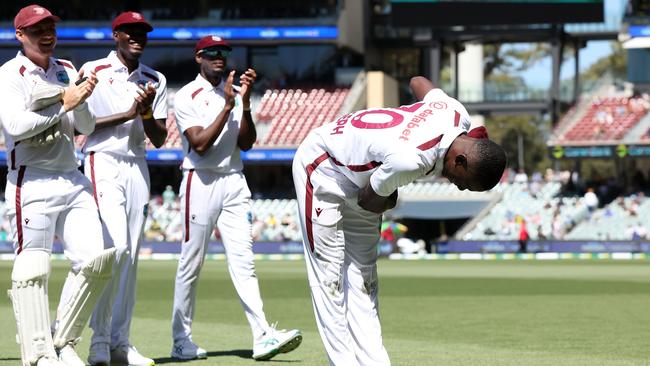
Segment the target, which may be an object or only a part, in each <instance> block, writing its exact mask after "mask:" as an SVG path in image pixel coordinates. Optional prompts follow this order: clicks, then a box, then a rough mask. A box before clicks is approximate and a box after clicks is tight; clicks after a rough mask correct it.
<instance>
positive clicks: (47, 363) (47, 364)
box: [36, 356, 66, 366]
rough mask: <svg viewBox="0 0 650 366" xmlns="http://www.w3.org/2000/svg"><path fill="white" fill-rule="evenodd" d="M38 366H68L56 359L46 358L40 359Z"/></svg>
mask: <svg viewBox="0 0 650 366" xmlns="http://www.w3.org/2000/svg"><path fill="white" fill-rule="evenodd" d="M36 366H66V365H65V364H64V363H63V362H61V361H59V360H58V359H56V358H54V357H49V356H44V357H41V358H39V359H38V361H37V362H36Z"/></svg>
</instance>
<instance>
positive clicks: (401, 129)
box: [313, 89, 487, 196]
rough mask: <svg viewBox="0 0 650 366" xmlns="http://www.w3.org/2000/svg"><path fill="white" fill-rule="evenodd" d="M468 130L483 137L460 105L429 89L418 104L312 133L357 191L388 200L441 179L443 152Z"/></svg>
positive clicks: (372, 112)
mask: <svg viewBox="0 0 650 366" xmlns="http://www.w3.org/2000/svg"><path fill="white" fill-rule="evenodd" d="M470 129H471V130H472V131H473V133H472V134H471V135H473V136H475V137H487V133H486V131H485V128H483V127H480V126H479V125H472V123H471V121H470V118H469V114H468V113H467V110H466V109H465V107H463V105H462V104H461V103H460V102H458V101H457V100H455V99H453V98H451V97H449V96H448V95H447V94H445V92H443V91H442V90H441V89H433V90H431V91H429V93H427V95H426V96H425V97H424V100H423V101H421V102H417V103H414V104H412V105H407V106H401V107H399V108H382V109H367V110H361V111H358V112H354V113H350V114H347V115H344V116H342V117H340V118H339V119H338V120H336V121H334V122H331V123H328V124H325V125H323V126H321V127H319V128H317V129H316V130H314V132H313V133H315V134H317V135H318V136H320V137H321V138H320V139H319V140H318V141H319V144H322V146H321V147H322V148H323V149H324V150H325V151H326V152H327V153H328V154H329V158H330V159H332V161H333V163H334V165H335V166H336V167H337V168H338V169H339V171H340V172H341V173H342V174H343V175H345V176H346V177H347V178H348V179H350V180H351V181H352V182H354V183H355V184H356V185H357V186H358V187H359V188H363V187H365V186H366V185H367V184H368V182H370V184H371V186H372V188H373V190H374V191H375V192H376V193H377V194H378V195H380V196H389V195H390V194H391V193H392V192H393V191H395V189H397V187H400V186H403V185H406V184H408V183H410V182H412V181H414V180H415V179H417V178H421V177H423V176H425V175H430V174H435V175H440V174H441V173H442V166H443V164H442V158H443V157H444V156H445V153H446V152H447V149H448V148H449V146H450V145H451V143H452V142H453V141H454V139H456V137H458V135H460V134H461V133H465V132H468V131H470Z"/></svg>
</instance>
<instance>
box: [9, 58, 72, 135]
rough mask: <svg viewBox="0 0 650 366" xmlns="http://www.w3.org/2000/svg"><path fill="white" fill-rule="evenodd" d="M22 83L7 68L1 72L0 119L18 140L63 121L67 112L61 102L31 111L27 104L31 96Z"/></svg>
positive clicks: (10, 133)
mask: <svg viewBox="0 0 650 366" xmlns="http://www.w3.org/2000/svg"><path fill="white" fill-rule="evenodd" d="M21 84H22V82H21V80H19V79H18V78H16V77H11V76H9V75H8V73H7V70H4V69H3V70H2V71H1V72H0V85H2V88H1V89H0V95H1V96H2V98H0V99H1V102H0V103H1V108H0V121H1V122H2V125H3V127H4V129H5V131H6V132H7V133H8V134H9V135H11V137H12V138H13V139H14V140H17V141H19V140H23V139H26V138H29V137H32V136H34V135H37V134H39V133H41V132H43V131H45V130H46V129H48V128H49V127H51V126H53V125H54V124H56V123H58V122H59V121H61V118H62V117H63V116H64V115H65V113H66V112H65V109H64V108H63V105H62V104H61V103H56V104H53V105H51V106H49V107H46V108H44V109H41V110H39V111H36V112H32V111H29V110H28V109H27V107H26V104H27V101H29V99H30V98H31V96H30V95H26V93H27V91H26V90H25V88H24V86H23V85H21Z"/></svg>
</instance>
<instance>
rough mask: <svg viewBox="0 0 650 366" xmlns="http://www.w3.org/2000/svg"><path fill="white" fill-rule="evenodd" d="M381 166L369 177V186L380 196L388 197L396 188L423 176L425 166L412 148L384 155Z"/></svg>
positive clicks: (419, 155) (420, 156) (420, 155)
mask: <svg viewBox="0 0 650 366" xmlns="http://www.w3.org/2000/svg"><path fill="white" fill-rule="evenodd" d="M381 161H382V164H381V165H380V166H379V168H377V170H375V171H374V172H373V173H372V175H371V176H370V186H371V187H372V189H373V190H374V191H375V193H377V194H378V195H380V196H384V197H387V196H390V195H391V193H393V192H394V191H395V190H396V189H397V188H398V187H401V186H404V185H407V184H409V183H411V182H413V181H414V180H416V179H418V178H420V177H422V176H424V175H425V174H426V170H427V164H426V162H425V161H424V159H423V157H422V154H421V153H419V152H418V151H417V150H416V149H414V148H409V149H401V151H398V150H394V151H392V152H389V153H387V154H385V155H384V157H383V159H381Z"/></svg>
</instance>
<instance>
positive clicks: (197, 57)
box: [194, 54, 201, 65]
mask: <svg viewBox="0 0 650 366" xmlns="http://www.w3.org/2000/svg"><path fill="white" fill-rule="evenodd" d="M194 61H196V63H197V64H199V65H200V64H201V56H199V55H198V54H196V55H194Z"/></svg>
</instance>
